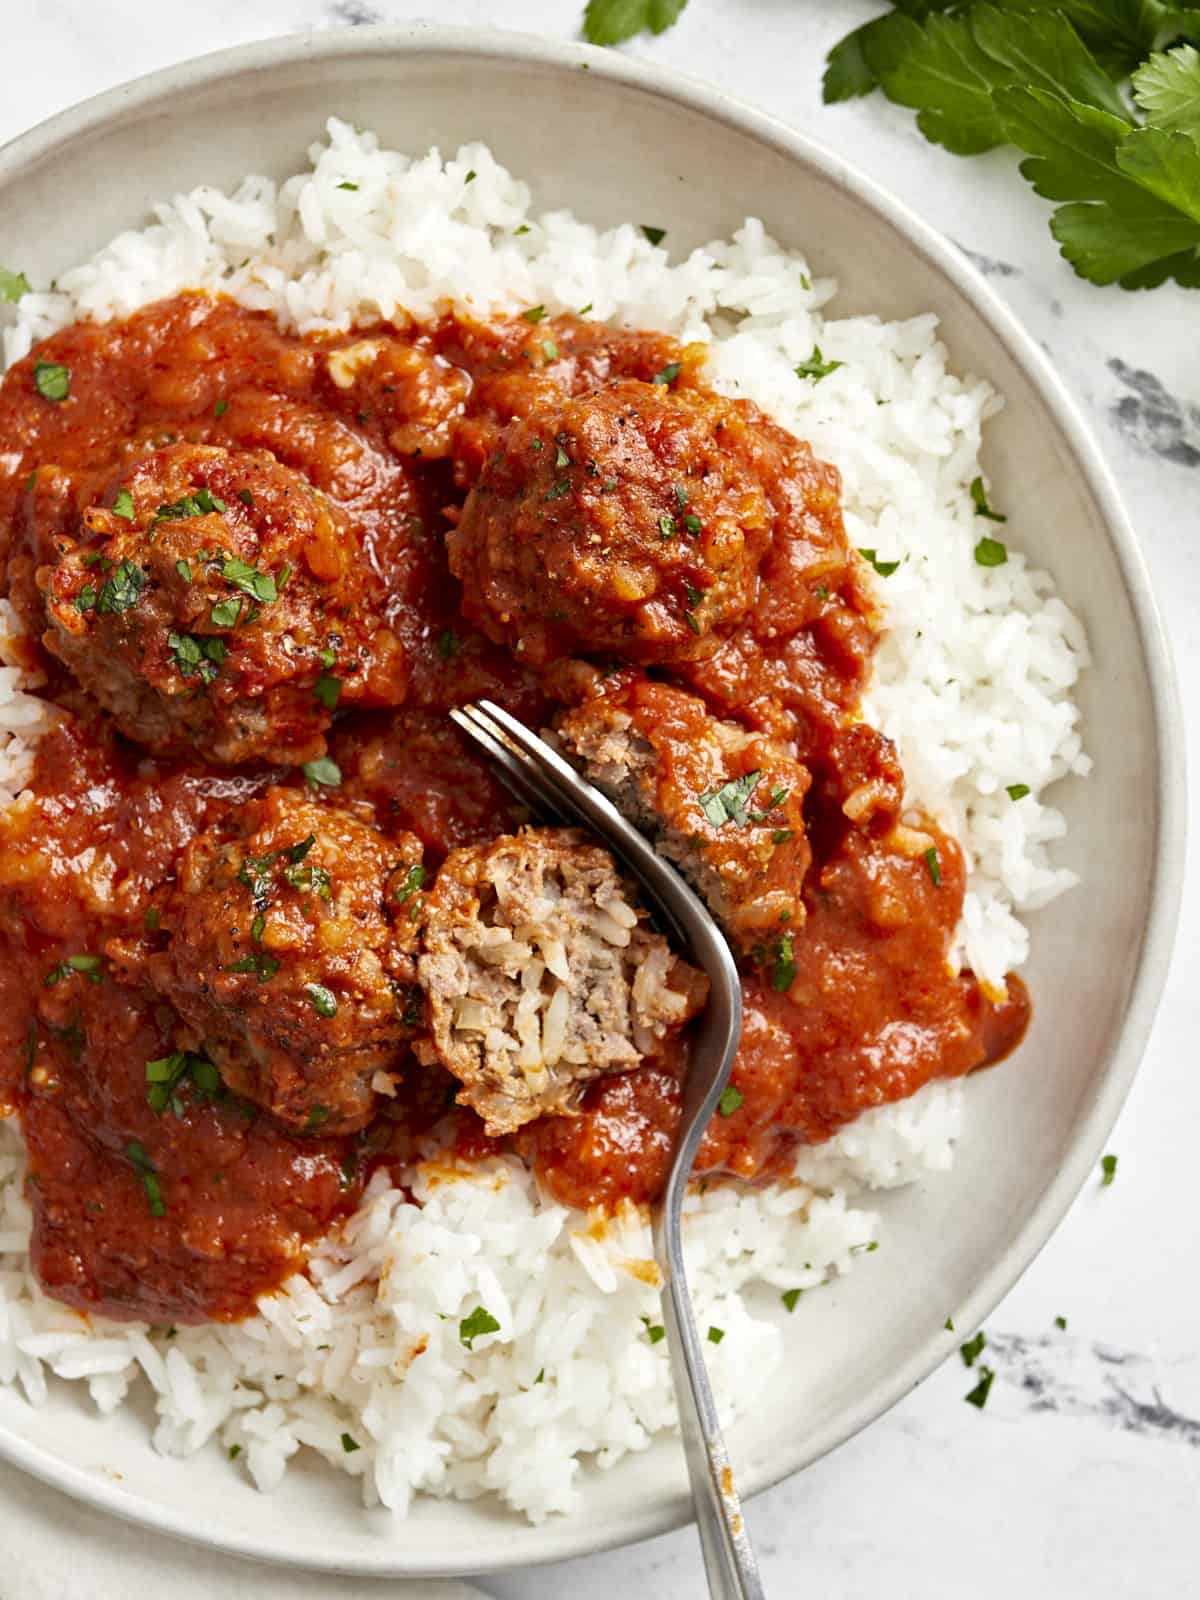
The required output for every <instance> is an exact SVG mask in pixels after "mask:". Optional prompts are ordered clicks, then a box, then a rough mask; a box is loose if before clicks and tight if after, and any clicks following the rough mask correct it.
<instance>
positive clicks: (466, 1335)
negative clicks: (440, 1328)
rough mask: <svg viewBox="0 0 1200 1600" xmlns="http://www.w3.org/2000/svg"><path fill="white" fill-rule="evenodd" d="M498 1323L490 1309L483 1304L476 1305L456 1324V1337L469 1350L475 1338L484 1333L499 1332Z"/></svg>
mask: <svg viewBox="0 0 1200 1600" xmlns="http://www.w3.org/2000/svg"><path fill="white" fill-rule="evenodd" d="M499 1331H500V1324H499V1323H498V1322H497V1321H496V1319H495V1317H494V1316H493V1315H492V1313H491V1312H490V1311H488V1310H487V1309H486V1308H485V1307H483V1306H476V1307H475V1309H474V1311H472V1312H471V1315H470V1316H469V1317H464V1318H463V1319H462V1321H461V1322H460V1323H459V1325H458V1337H459V1338H460V1339H461V1340H462V1342H463V1344H465V1345H466V1347H467V1349H468V1350H470V1349H471V1348H472V1347H473V1345H474V1343H475V1340H476V1339H478V1338H481V1337H482V1336H483V1334H485V1333H499Z"/></svg>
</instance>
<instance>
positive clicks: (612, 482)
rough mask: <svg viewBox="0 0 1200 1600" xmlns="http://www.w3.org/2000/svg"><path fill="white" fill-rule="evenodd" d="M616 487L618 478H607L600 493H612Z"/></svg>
mask: <svg viewBox="0 0 1200 1600" xmlns="http://www.w3.org/2000/svg"><path fill="white" fill-rule="evenodd" d="M616 487H617V480H616V479H615V478H605V480H604V482H603V483H602V484H601V485H600V493H601V494H611V493H612V492H613V490H614V489H615V488H616Z"/></svg>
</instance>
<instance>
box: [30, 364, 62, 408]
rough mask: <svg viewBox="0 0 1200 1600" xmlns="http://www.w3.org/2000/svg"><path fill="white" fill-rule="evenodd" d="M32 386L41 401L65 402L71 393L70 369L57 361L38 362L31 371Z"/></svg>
mask: <svg viewBox="0 0 1200 1600" xmlns="http://www.w3.org/2000/svg"><path fill="white" fill-rule="evenodd" d="M33 386H34V388H35V389H36V390H37V392H38V393H39V394H40V395H41V397H42V399H43V400H53V401H55V402H58V401H59V400H65V399H66V398H67V396H68V395H69V394H70V392H71V369H70V368H69V367H64V366H62V365H61V363H59V362H57V361H39V362H38V363H37V365H36V366H35V367H34V369H33Z"/></svg>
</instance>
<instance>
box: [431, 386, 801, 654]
mask: <svg viewBox="0 0 1200 1600" xmlns="http://www.w3.org/2000/svg"><path fill="white" fill-rule="evenodd" d="M669 370H670V369H668V371H669ZM775 436H778V437H779V438H781V439H786V438H787V435H785V434H783V433H782V432H781V430H779V429H774V428H773V426H772V425H771V424H769V423H767V422H766V420H765V419H764V418H763V417H761V415H760V413H758V412H757V411H756V410H755V409H754V408H753V407H752V406H750V405H748V404H747V403H746V402H744V401H733V400H724V399H722V398H720V397H719V396H716V395H712V394H702V393H699V392H697V391H693V390H689V389H681V390H679V391H676V390H675V389H673V388H672V387H671V385H670V384H668V383H665V382H664V383H644V382H641V381H639V380H637V379H622V380H620V381H618V382H616V383H612V384H609V385H608V386H607V387H605V388H602V389H599V390H597V391H595V392H593V393H591V394H587V395H583V396H580V397H578V398H567V399H561V400H557V401H555V400H553V399H548V400H546V401H545V402H544V403H543V404H542V405H540V406H537V407H535V408H534V409H533V410H532V411H530V412H529V414H528V415H526V416H522V417H517V418H515V419H514V420H513V421H512V422H511V423H510V424H509V426H508V428H507V429H506V430H505V432H504V433H503V435H502V436H501V438H500V445H499V450H498V453H497V454H496V455H494V456H493V457H492V458H491V460H490V461H489V462H488V464H487V466H486V468H485V470H484V472H483V475H482V477H481V478H480V480H479V482H478V483H477V484H476V485H475V487H474V488H473V489H472V491H471V493H470V495H469V496H468V497H467V501H466V504H465V505H464V507H463V510H462V514H461V517H460V518H459V521H458V525H457V527H456V528H455V529H454V531H453V532H452V533H451V535H450V537H449V551H450V565H451V567H452V569H453V571H454V572H455V574H456V575H457V576H458V577H459V578H460V579H461V580H462V583H463V587H464V591H465V602H466V607H467V610H468V612H469V614H470V615H472V617H473V618H475V619H476V620H477V621H478V622H479V624H480V626H481V627H483V628H484V629H485V631H487V632H489V633H490V634H491V635H492V637H493V638H495V639H498V640H501V641H504V642H507V643H510V644H513V645H515V647H516V649H517V650H518V652H519V653H520V655H521V658H522V659H523V660H526V661H528V662H530V663H531V664H532V665H534V666H538V665H542V664H544V663H545V662H547V661H550V660H552V659H554V658H555V657H556V656H560V655H563V654H566V653H569V652H570V651H573V650H576V651H582V652H584V653H589V652H590V653H592V654H596V653H599V654H615V655H618V656H622V657H624V658H626V659H628V660H631V661H636V662H640V663H644V664H648V663H659V664H669V663H672V662H680V661H687V660H694V659H697V658H701V657H705V656H708V655H711V654H712V652H713V651H714V650H715V649H716V648H717V646H718V645H719V644H720V642H721V641H722V640H723V639H724V638H726V637H728V635H729V634H730V633H731V632H732V631H733V629H734V628H735V627H736V626H737V624H738V623H739V622H740V621H741V620H742V619H743V618H744V617H745V616H746V615H747V614H748V612H749V611H750V609H751V607H752V606H753V604H754V601H755V597H756V594H757V588H758V568H759V564H760V562H761V561H762V558H763V555H764V553H765V552H766V550H767V547H768V545H769V544H770V541H771V535H772V528H773V524H774V512H773V509H772V505H771V501H770V498H769V495H768V492H767V488H766V475H765V474H764V472H763V471H762V470H761V469H762V462H761V460H760V458H761V457H763V456H764V455H765V454H768V453H770V452H771V451H774V453H775V454H776V455H777V454H778V449H777V447H776V444H775Z"/></svg>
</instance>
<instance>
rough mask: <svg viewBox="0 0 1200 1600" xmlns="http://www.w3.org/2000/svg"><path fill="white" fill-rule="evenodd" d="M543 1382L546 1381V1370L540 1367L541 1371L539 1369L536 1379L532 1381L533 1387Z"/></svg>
mask: <svg viewBox="0 0 1200 1600" xmlns="http://www.w3.org/2000/svg"><path fill="white" fill-rule="evenodd" d="M545 1381H546V1369H545V1367H542V1368H541V1369H540V1370H539V1372H538V1375H537V1377H536V1378H535V1379H534V1380H533V1382H534V1385H535V1386H536V1385H537V1384H539V1383H545Z"/></svg>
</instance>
